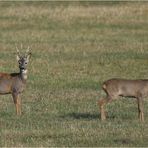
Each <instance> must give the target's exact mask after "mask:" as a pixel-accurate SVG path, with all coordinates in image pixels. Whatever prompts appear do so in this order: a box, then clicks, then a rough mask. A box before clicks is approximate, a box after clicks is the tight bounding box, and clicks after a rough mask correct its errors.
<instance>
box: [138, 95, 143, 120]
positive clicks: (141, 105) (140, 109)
mask: <svg viewBox="0 0 148 148" xmlns="http://www.w3.org/2000/svg"><path fill="white" fill-rule="evenodd" d="M137 101H138V116H139V119H140V121H141V122H144V113H143V99H142V98H141V97H139V98H137Z"/></svg>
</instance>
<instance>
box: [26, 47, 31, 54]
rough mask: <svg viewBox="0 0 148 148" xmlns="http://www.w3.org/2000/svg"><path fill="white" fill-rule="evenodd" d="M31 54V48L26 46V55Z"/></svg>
mask: <svg viewBox="0 0 148 148" xmlns="http://www.w3.org/2000/svg"><path fill="white" fill-rule="evenodd" d="M30 54H31V48H30V47H29V46H28V48H27V50H26V56H28V55H30Z"/></svg>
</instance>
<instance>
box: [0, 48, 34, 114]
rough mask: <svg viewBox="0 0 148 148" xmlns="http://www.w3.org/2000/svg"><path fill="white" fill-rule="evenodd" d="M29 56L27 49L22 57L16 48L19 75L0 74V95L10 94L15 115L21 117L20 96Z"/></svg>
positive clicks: (24, 81)
mask: <svg viewBox="0 0 148 148" xmlns="http://www.w3.org/2000/svg"><path fill="white" fill-rule="evenodd" d="M16 48H17V47H16ZM30 56H31V52H30V48H29V47H28V49H27V51H26V53H25V54H24V55H21V54H20V52H19V50H18V48H17V55H16V58H17V61H18V64H19V69H20V71H19V73H11V74H8V73H0V94H2V95H5V94H12V97H13V101H14V104H15V108H16V114H17V115H21V100H20V94H21V93H22V91H23V90H24V88H25V84H26V80H27V64H28V62H29V59H30Z"/></svg>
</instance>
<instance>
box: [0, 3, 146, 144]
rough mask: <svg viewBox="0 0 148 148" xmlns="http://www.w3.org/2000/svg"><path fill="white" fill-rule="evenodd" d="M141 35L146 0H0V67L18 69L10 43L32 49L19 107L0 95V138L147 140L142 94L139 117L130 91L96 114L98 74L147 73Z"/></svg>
mask: <svg viewBox="0 0 148 148" xmlns="http://www.w3.org/2000/svg"><path fill="white" fill-rule="evenodd" d="M147 35H148V3H147V2H131V3H129V2H0V47H1V48H0V71H2V72H8V73H11V72H16V71H17V70H18V68H17V63H16V61H15V44H18V46H20V44H21V43H22V44H23V45H24V46H25V48H26V47H27V46H28V45H29V46H31V48H32V52H33V54H32V59H31V61H30V65H29V67H28V70H29V77H28V83H27V88H26V91H25V92H24V93H23V94H22V110H23V115H22V116H21V117H17V116H16V115H15V108H14V105H13V102H12V99H11V96H9V95H7V96H1V99H0V108H1V110H0V133H1V134H0V146H1V147H6V146H14V147H16V146H17V147H26V146H32V147H33V146H39V147H42V146H46V147H47V146H74V147H76V146H78V147H80V146H83V147H84V146H90V147H91V146H117V147H119V146H148V127H147V122H148V110H147V107H148V101H147V98H146V99H145V100H144V108H145V110H144V112H145V123H140V122H139V120H138V118H137V103H136V100H135V99H131V98H123V99H120V100H118V101H115V102H113V103H112V104H109V105H107V111H108V119H107V121H104V122H101V121H100V113H99V111H98V110H99V109H98V106H97V100H98V99H99V98H100V97H101V96H104V95H105V94H104V92H103V91H102V90H101V84H102V82H103V81H104V80H106V79H109V78H113V77H119V78H120V77H122V78H129V79H138V78H144V79H145V78H147V73H148V69H147V65H148V60H147V57H148V51H147V47H148V39H147ZM24 50H25V49H24ZM24 50H23V51H22V52H24Z"/></svg>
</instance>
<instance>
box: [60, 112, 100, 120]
mask: <svg viewBox="0 0 148 148" xmlns="http://www.w3.org/2000/svg"><path fill="white" fill-rule="evenodd" d="M60 117H61V118H69V119H70V118H72V119H78V120H79V119H88V120H90V119H91V120H92V119H100V114H91V113H75V112H73V113H69V114H66V115H62V116H60Z"/></svg>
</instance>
